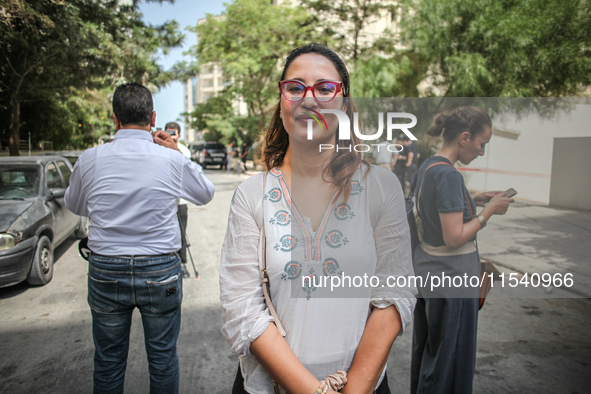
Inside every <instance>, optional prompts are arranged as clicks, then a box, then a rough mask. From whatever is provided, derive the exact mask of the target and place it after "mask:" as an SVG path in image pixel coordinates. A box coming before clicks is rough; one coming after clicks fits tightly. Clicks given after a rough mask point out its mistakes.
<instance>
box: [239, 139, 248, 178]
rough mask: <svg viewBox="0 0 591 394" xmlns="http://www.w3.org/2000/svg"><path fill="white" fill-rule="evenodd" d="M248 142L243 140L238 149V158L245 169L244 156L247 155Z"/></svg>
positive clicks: (244, 169)
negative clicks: (240, 148) (240, 147)
mask: <svg viewBox="0 0 591 394" xmlns="http://www.w3.org/2000/svg"><path fill="white" fill-rule="evenodd" d="M248 151H249V148H248V144H247V143H246V141H245V142H243V143H242V150H241V151H240V160H241V161H242V170H243V171H246V170H247V168H246V158H247V157H248Z"/></svg>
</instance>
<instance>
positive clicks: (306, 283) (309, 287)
mask: <svg viewBox="0 0 591 394" xmlns="http://www.w3.org/2000/svg"><path fill="white" fill-rule="evenodd" d="M316 278H317V276H316V274H315V272H314V268H310V270H309V271H308V275H307V278H306V279H305V280H303V281H302V282H303V286H302V290H303V291H304V292H306V300H308V301H310V298H312V292H313V291H316V287H315V286H314V283H316Z"/></svg>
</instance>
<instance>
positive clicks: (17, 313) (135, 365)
mask: <svg viewBox="0 0 591 394" xmlns="http://www.w3.org/2000/svg"><path fill="white" fill-rule="evenodd" d="M206 172H207V174H208V176H209V177H210V179H212V181H213V182H214V183H215V184H216V196H215V198H214V200H213V201H212V202H211V203H210V204H209V205H207V206H205V207H194V206H192V207H191V208H190V209H189V234H190V236H191V242H192V247H191V250H192V251H193V254H194V256H195V258H196V262H197V265H198V270H199V273H200V279H199V280H194V279H185V281H184V300H183V306H182V308H183V310H182V314H183V321H182V327H181V335H180V338H179V344H178V349H179V355H180V363H181V392H182V393H208V394H209V393H229V392H230V389H231V385H232V381H233V378H234V375H235V373H236V368H237V358H236V357H235V356H234V355H232V354H231V353H230V350H229V346H228V345H227V343H226V341H225V340H224V338H223V337H222V335H221V334H220V327H221V312H220V304H219V300H218V291H219V286H218V266H219V257H220V248H221V244H222V240H223V236H224V233H225V228H226V220H227V213H228V209H229V206H230V200H231V197H232V193H233V191H234V189H235V188H236V186H237V185H238V184H239V182H240V181H241V180H243V179H246V176H245V175H243V176H236V175H231V174H225V173H221V172H220V171H216V170H213V171H206ZM501 257H502V256H498V258H497V260H499V259H501V260H502V258H501ZM56 258H57V261H56V265H55V272H54V279H53V281H52V282H51V283H50V284H48V285H46V286H43V287H29V286H27V285H24V284H21V285H17V286H13V287H10V288H5V289H0V393H39V394H41V393H89V392H91V391H92V356H93V344H92V336H91V327H90V311H89V308H88V305H87V303H86V272H87V266H86V263H85V262H84V261H83V260H82V259H81V258H80V257H79V256H78V252H77V242H76V241H74V240H70V241H68V242H66V243H65V244H63V245H62V246H60V247H59V248H58V249H57V251H56ZM507 272H509V271H507ZM495 291H498V292H499V293H502V292H501V291H500V289H499V290H497V289H495ZM562 292H563V290H561V289H557V290H555V291H554V293H553V294H552V295H551V296H552V298H549V299H533V298H519V299H507V298H500V297H496V298H492V299H490V300H488V301H487V304H486V305H485V307H484V309H483V310H482V311H481V312H480V322H479V338H478V355H477V357H478V358H477V373H476V378H475V393H515V392H520V393H536V394H539V393H581V394H582V393H586V392H588V387H589V383H590V382H591V380H590V372H591V365H590V363H591V357H590V356H591V340H590V339H589V327H590V326H591V301H589V300H588V299H564V298H560V297H561V296H565V294H566V293H562ZM411 332H412V327H409V328H408V331H407V334H405V335H403V336H402V337H400V338H399V339H397V341H396V343H395V345H394V348H393V350H392V352H391V354H390V361H389V364H388V374H389V380H390V384H391V388H392V392H393V393H408V386H409V368H410V346H411V341H412V337H411V335H410V333H411ZM145 358H146V357H145V350H144V346H143V334H142V330H141V320H140V316H139V313H136V314H135V315H134V320H133V324H132V333H131V347H130V354H129V362H128V368H127V379H126V387H125V390H126V392H127V393H147V392H148V391H149V377H148V372H147V362H146V359H145Z"/></svg>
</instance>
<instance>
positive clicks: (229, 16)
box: [190, 0, 317, 141]
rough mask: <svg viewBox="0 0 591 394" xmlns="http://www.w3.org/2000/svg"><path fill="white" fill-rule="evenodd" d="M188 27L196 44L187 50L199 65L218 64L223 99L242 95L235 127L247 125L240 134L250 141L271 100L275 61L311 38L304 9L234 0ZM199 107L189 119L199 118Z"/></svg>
mask: <svg viewBox="0 0 591 394" xmlns="http://www.w3.org/2000/svg"><path fill="white" fill-rule="evenodd" d="M193 31H194V32H196V33H197V35H198V44H197V45H196V46H194V47H193V48H192V49H191V50H190V53H191V54H192V55H193V56H195V57H196V58H197V59H198V62H199V65H200V66H201V67H203V66H204V65H207V64H208V63H212V62H217V63H218V64H221V65H222V67H223V72H224V78H226V80H227V81H228V82H229V86H228V87H227V88H226V92H225V94H226V97H227V98H228V99H229V100H238V99H242V100H244V102H245V103H246V105H247V111H248V114H247V116H246V118H244V119H238V118H237V119H236V121H239V123H241V124H240V125H239V124H236V123H235V127H236V128H239V127H240V126H241V127H248V130H244V131H245V132H246V133H247V134H248V136H247V137H246V138H247V139H249V140H251V141H252V140H254V139H255V138H256V135H257V134H258V132H259V130H260V129H262V127H263V126H264V125H265V119H266V115H267V114H268V113H269V111H270V110H271V109H272V107H273V105H274V104H275V103H276V102H277V98H278V94H279V93H278V88H277V84H276V82H277V81H278V80H279V76H280V75H279V74H280V72H281V68H280V66H281V62H282V61H283V59H285V57H286V56H287V55H288V54H289V52H291V51H292V50H293V49H295V48H296V47H298V46H301V45H303V44H305V43H308V42H310V41H311V40H312V39H313V37H317V36H316V35H315V34H316V33H315V31H314V29H313V28H312V26H310V25H309V20H308V15H307V12H306V11H305V10H304V9H303V8H301V7H291V6H289V5H279V6H275V5H271V2H269V1H268V0H236V1H234V2H233V3H230V4H228V5H227V8H226V10H225V11H224V12H223V13H222V15H220V16H213V15H208V16H207V19H206V20H205V22H204V23H200V24H198V25H197V26H195V28H194V29H193ZM199 106H200V105H198V106H197V107H198V108H197V110H196V112H194V114H193V115H192V118H198V117H199V116H200V111H202V110H201V109H199ZM197 122H199V121H197Z"/></svg>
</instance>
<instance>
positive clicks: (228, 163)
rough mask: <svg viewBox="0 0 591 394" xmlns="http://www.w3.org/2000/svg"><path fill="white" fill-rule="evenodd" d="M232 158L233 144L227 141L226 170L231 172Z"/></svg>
mask: <svg viewBox="0 0 591 394" xmlns="http://www.w3.org/2000/svg"><path fill="white" fill-rule="evenodd" d="M233 160H234V144H233V143H231V142H230V143H229V144H228V146H227V147H226V172H232V171H233V169H232V161H233Z"/></svg>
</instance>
